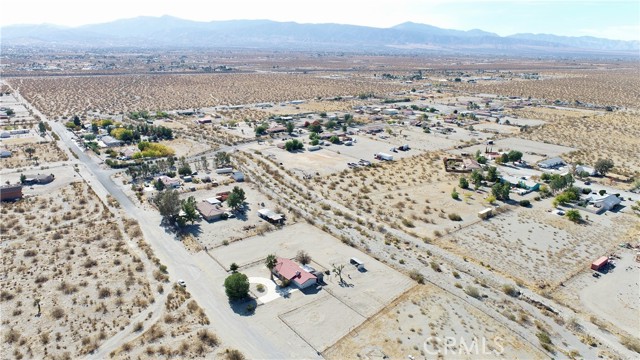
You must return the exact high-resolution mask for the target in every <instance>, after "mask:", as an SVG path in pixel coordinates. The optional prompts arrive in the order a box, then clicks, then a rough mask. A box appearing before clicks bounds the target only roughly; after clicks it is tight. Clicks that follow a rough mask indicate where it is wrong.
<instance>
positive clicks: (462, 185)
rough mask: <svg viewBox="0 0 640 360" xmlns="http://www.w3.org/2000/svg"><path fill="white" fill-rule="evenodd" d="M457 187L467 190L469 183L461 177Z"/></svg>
mask: <svg viewBox="0 0 640 360" xmlns="http://www.w3.org/2000/svg"><path fill="white" fill-rule="evenodd" d="M459 185H460V188H461V189H468V188H469V181H468V180H467V178H466V177H464V176H463V177H461V178H460V181H459Z"/></svg>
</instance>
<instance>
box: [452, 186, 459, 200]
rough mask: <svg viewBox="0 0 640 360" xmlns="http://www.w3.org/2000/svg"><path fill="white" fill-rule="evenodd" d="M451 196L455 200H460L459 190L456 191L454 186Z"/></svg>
mask: <svg viewBox="0 0 640 360" xmlns="http://www.w3.org/2000/svg"><path fill="white" fill-rule="evenodd" d="M451 198H452V199H453V200H458V199H460V195H459V194H458V192H457V191H456V188H453V190H452V191H451Z"/></svg>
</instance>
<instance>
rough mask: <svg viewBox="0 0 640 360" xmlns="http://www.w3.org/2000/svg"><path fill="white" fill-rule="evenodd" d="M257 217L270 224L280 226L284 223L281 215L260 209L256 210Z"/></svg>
mask: <svg viewBox="0 0 640 360" xmlns="http://www.w3.org/2000/svg"><path fill="white" fill-rule="evenodd" d="M258 215H259V216H260V217H261V218H263V219H265V220H267V221H268V222H270V223H272V224H282V223H283V222H284V217H283V216H282V214H277V213H276V212H274V211H273V210H270V209H260V210H258Z"/></svg>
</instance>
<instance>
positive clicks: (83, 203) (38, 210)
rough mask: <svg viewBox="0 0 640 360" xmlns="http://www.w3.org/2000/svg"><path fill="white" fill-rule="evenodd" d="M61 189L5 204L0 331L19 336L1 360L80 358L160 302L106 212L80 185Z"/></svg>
mask: <svg viewBox="0 0 640 360" xmlns="http://www.w3.org/2000/svg"><path fill="white" fill-rule="evenodd" d="M68 171H71V170H70V169H68ZM60 183H61V184H62V183H65V185H64V186H61V187H59V185H60V184H55V181H54V183H53V184H51V185H53V186H51V187H47V188H48V190H49V191H47V192H45V193H40V194H37V195H36V194H34V196H33V197H30V198H28V199H25V200H22V201H20V202H17V203H9V204H7V203H5V204H3V206H2V213H3V215H2V217H3V224H2V230H1V232H2V242H1V246H2V248H3V251H2V254H3V256H2V261H3V268H4V269H5V270H4V274H5V275H4V276H3V278H2V289H3V296H2V309H3V311H2V312H3V314H5V315H4V316H3V324H2V330H3V333H6V332H7V331H12V332H15V334H16V336H17V337H16V340H15V342H13V341H12V342H9V343H8V346H6V347H5V346H3V353H4V356H3V357H7V356H8V354H9V352H11V354H12V355H11V356H13V357H19V356H27V357H33V358H40V357H46V356H72V357H79V356H82V355H84V354H87V353H88V352H89V351H91V350H92V349H94V348H96V347H97V346H98V345H99V344H100V343H102V342H104V341H105V340H106V339H108V338H109V337H110V336H112V335H114V334H115V333H117V332H118V331H120V330H121V328H122V327H124V326H127V325H128V324H129V322H130V321H131V319H133V318H135V316H136V315H138V314H140V313H142V312H143V311H145V309H147V308H148V307H149V306H152V305H151V304H153V303H154V302H155V299H156V297H158V293H157V291H156V288H155V287H156V285H158V284H159V282H158V281H157V280H155V279H154V278H153V277H152V276H151V272H152V269H151V268H149V267H148V265H147V266H145V264H147V263H148V261H146V260H145V261H142V260H141V259H140V258H139V257H138V255H137V254H136V253H135V252H132V251H130V250H129V247H128V246H127V245H126V243H125V242H124V237H123V234H122V233H121V232H120V230H119V229H118V226H117V225H116V223H114V222H113V221H112V220H111V218H112V216H113V215H112V214H111V213H110V212H109V211H108V209H106V207H104V206H103V205H102V203H101V202H100V201H99V200H98V198H97V197H96V196H95V195H94V194H93V192H92V191H91V190H90V189H89V188H88V186H87V185H86V184H85V183H84V182H79V181H76V182H72V183H69V182H66V181H64V180H61V181H60ZM44 187H46V186H44ZM44 187H43V188H44ZM34 299H39V300H40V302H41V308H42V315H41V316H39V317H38V316H36V314H37V310H38V308H37V306H34ZM96 313H99V314H100V315H99V317H98V318H97V317H96V315H95V314H96ZM9 314H11V316H9ZM98 319H99V321H98ZM61 334H64V336H62V335H61ZM49 343H50V345H49V346H41V345H42V344H44V345H46V344H49ZM65 353H67V354H68V355H64V354H65Z"/></svg>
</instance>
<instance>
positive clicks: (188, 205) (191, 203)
mask: <svg viewBox="0 0 640 360" xmlns="http://www.w3.org/2000/svg"><path fill="white" fill-rule="evenodd" d="M182 212H183V213H184V215H182V218H183V219H184V220H185V221H190V222H191V224H192V225H193V223H194V222H195V221H196V220H198V217H199V216H198V210H197V209H196V199H195V198H194V197H193V196H189V197H188V198H186V199H184V200H182Z"/></svg>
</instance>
